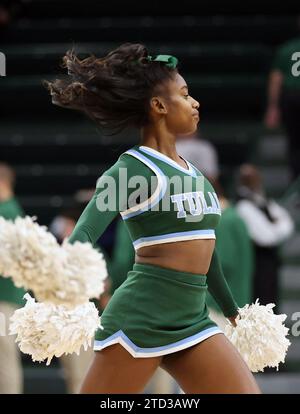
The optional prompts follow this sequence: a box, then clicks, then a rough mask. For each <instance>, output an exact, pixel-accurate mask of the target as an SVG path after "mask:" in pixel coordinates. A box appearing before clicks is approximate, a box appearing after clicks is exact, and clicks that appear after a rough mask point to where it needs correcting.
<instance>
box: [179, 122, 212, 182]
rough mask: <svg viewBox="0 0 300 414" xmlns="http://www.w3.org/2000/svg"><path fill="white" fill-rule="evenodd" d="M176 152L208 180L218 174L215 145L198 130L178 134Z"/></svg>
mask: <svg viewBox="0 0 300 414" xmlns="http://www.w3.org/2000/svg"><path fill="white" fill-rule="evenodd" d="M176 149H177V151H178V153H179V154H180V155H181V156H182V157H183V158H185V159H187V160H188V161H190V162H191V163H192V164H193V165H195V167H196V168H198V170H200V171H201V172H202V173H203V174H204V175H205V176H206V178H207V179H208V180H210V179H212V180H213V179H215V178H217V177H218V175H219V162H218V154H217V151H216V149H215V147H214V146H213V145H212V144H211V143H210V142H209V141H207V140H206V139H204V138H202V136H201V135H200V133H199V130H198V132H196V133H195V134H192V135H187V136H179V137H178V139H177V141H176Z"/></svg>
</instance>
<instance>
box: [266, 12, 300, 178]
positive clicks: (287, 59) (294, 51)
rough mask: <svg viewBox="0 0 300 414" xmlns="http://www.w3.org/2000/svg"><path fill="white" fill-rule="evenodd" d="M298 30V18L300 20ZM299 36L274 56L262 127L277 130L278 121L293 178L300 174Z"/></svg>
mask: <svg viewBox="0 0 300 414" xmlns="http://www.w3.org/2000/svg"><path fill="white" fill-rule="evenodd" d="M299 29H300V18H299ZM299 62H300V35H299V37H297V38H295V39H291V40H289V41H288V42H287V43H285V44H283V45H282V46H281V47H280V48H279V49H278V50H277V52H276V56H275V59H274V61H273V63H272V68H271V73H270V77H269V84H268V96H267V110H266V115H265V125H266V126H267V128H277V127H278V126H279V125H280V123H281V121H282V123H283V126H284V127H285V130H286V133H287V139H288V151H289V163H290V168H291V172H292V178H293V179H296V178H297V177H298V176H299V173H300V163H299V159H300V139H299V134H300V117H299V113H300V64H299Z"/></svg>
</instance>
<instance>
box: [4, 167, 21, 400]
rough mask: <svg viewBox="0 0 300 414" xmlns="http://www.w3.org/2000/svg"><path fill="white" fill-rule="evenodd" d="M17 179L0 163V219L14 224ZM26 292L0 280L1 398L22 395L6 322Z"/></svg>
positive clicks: (17, 206)
mask: <svg viewBox="0 0 300 414" xmlns="http://www.w3.org/2000/svg"><path fill="white" fill-rule="evenodd" d="M15 182H16V176H15V172H14V170H13V169H12V168H11V167H10V166H9V165H7V164H5V163H2V162H1V163H0V217H3V218H4V219H6V220H14V219H16V218H17V217H24V215H25V214H24V211H23V209H22V207H21V206H20V204H19V202H18V200H17V198H16V196H15V194H14V187H15ZM24 294H25V291H24V290H23V289H19V288H17V287H15V285H14V284H13V281H12V279H10V278H6V277H5V278H4V277H1V276H0V314H1V316H4V321H5V326H4V329H3V331H2V329H1V332H0V394H21V393H22V392H23V372H22V361H21V355H20V352H19V349H18V347H17V344H16V343H15V337H14V336H13V335H8V327H9V318H10V317H11V316H12V315H13V313H14V311H15V310H16V309H18V308H20V307H22V306H23V305H24V301H23V296H24Z"/></svg>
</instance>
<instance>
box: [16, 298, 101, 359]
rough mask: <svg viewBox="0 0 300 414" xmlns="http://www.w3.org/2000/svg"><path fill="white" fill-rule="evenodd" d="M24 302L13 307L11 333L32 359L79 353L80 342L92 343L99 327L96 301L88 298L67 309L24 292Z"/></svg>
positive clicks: (84, 345)
mask: <svg viewBox="0 0 300 414" xmlns="http://www.w3.org/2000/svg"><path fill="white" fill-rule="evenodd" d="M24 298H25V299H26V300H27V303H26V305H25V306H24V307H23V308H21V309H18V310H17V311H15V313H14V314H13V316H12V317H11V318H10V319H11V324H10V334H17V338H16V342H19V348H20V350H21V351H22V352H23V353H25V354H29V355H31V356H32V360H33V361H43V360H45V359H47V365H49V364H50V362H51V359H52V358H53V356H56V357H59V356H61V355H62V354H71V353H73V352H76V353H77V354H79V351H80V348H81V346H83V347H84V349H85V350H86V349H87V348H88V347H89V346H91V341H92V338H93V336H94V334H95V331H96V329H97V328H99V327H100V328H101V325H100V318H99V315H98V311H97V309H96V307H95V305H94V304H93V303H92V302H87V303H85V304H83V305H79V306H77V307H76V308H74V309H72V310H70V309H67V308H66V307H65V306H63V305H59V306H55V305H52V304H45V303H36V302H35V300H34V299H33V298H32V297H31V296H30V295H29V294H28V293H27V294H26V295H25V296H24Z"/></svg>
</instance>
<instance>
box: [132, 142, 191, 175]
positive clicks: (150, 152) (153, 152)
mask: <svg viewBox="0 0 300 414" xmlns="http://www.w3.org/2000/svg"><path fill="white" fill-rule="evenodd" d="M138 148H139V149H140V150H141V151H143V152H145V153H146V154H148V155H152V156H153V157H155V158H157V159H159V160H161V161H164V162H166V163H167V164H169V165H171V166H172V167H174V168H177V169H178V170H180V171H182V172H184V173H186V174H189V175H192V176H194V177H196V176H197V174H196V171H195V170H194V168H193V166H192V164H191V163H189V162H188V161H187V160H185V159H184V158H183V157H182V156H181V155H180V158H182V159H183V160H184V161H185V162H186V164H187V165H188V167H189V169H188V170H187V169H186V168H183V167H181V165H179V164H177V162H175V161H174V160H172V158H170V157H168V156H167V155H165V154H162V153H161V152H159V151H156V150H155V149H153V148H150V147H146V146H145V145H141V146H140V147H138Z"/></svg>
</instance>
